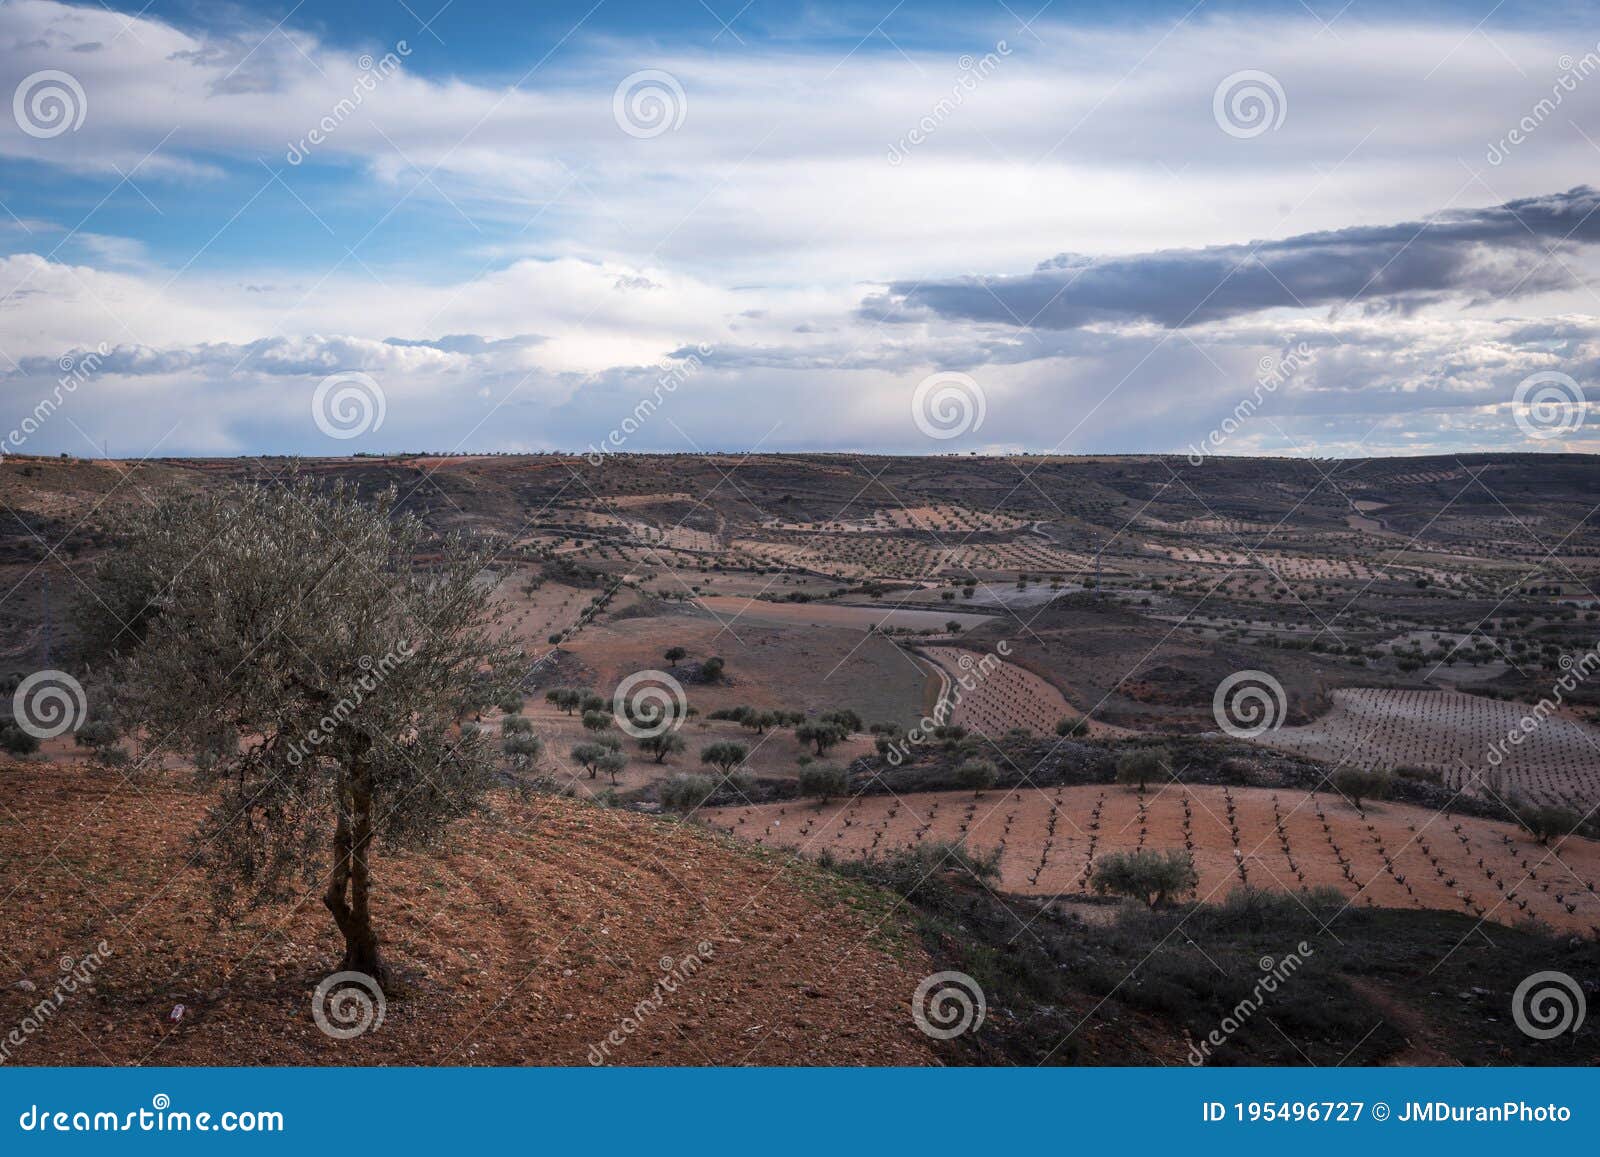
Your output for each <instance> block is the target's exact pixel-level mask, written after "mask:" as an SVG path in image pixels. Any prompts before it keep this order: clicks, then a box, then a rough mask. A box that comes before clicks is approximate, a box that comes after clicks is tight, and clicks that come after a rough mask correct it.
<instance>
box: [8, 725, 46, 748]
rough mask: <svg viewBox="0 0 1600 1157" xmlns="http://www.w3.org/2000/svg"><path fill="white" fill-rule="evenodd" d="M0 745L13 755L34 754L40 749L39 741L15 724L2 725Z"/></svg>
mask: <svg viewBox="0 0 1600 1157" xmlns="http://www.w3.org/2000/svg"><path fill="white" fill-rule="evenodd" d="M0 747H3V748H5V749H6V750H7V751H9V752H10V753H11V754H12V755H32V754H33V753H34V752H35V751H38V750H39V741H38V739H36V738H35V737H34V736H32V735H29V734H28V733H27V732H26V731H24V730H22V728H20V727H17V726H16V725H15V724H11V723H7V724H6V725H5V726H3V727H0Z"/></svg>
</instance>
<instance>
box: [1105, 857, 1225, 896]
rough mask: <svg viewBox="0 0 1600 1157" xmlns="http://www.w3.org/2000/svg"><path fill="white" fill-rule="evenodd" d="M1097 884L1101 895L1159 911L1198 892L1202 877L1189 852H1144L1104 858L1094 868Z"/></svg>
mask: <svg viewBox="0 0 1600 1157" xmlns="http://www.w3.org/2000/svg"><path fill="white" fill-rule="evenodd" d="M1093 883H1094V890H1095V891H1096V892H1097V893H1099V894H1100V895H1105V894H1106V893H1108V892H1109V893H1110V894H1112V895H1114V896H1127V897H1129V898H1130V899H1136V900H1139V901H1142V902H1143V903H1145V904H1148V905H1149V906H1150V907H1152V908H1156V907H1159V906H1160V905H1162V904H1165V903H1166V902H1167V901H1168V900H1172V899H1177V898H1179V897H1181V896H1184V895H1187V894H1188V893H1189V892H1192V891H1194V889H1195V887H1196V886H1197V885H1198V884H1199V883H1200V877H1199V875H1197V874H1196V872H1195V870H1194V857H1193V856H1191V855H1190V854H1189V853H1188V852H1180V851H1177V850H1176V849H1174V850H1171V851H1166V852H1154V851H1146V850H1144V849H1140V850H1138V851H1134V852H1107V853H1106V854H1105V855H1103V856H1101V857H1100V858H1099V859H1098V860H1096V861H1095V864H1094V877H1093Z"/></svg>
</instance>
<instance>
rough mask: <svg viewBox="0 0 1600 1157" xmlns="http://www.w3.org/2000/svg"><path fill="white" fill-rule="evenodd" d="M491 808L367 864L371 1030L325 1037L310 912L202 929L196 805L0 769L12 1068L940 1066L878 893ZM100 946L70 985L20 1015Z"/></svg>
mask: <svg viewBox="0 0 1600 1157" xmlns="http://www.w3.org/2000/svg"><path fill="white" fill-rule="evenodd" d="M497 803H498V806H499V810H498V812H497V813H496V815H495V816H494V817H493V818H492V819H487V818H486V819H480V820H473V821H470V822H466V823H463V824H461V825H458V827H457V828H455V829H454V830H453V832H452V835H451V837H450V839H449V841H448V843H447V845H446V847H445V848H444V850H443V851H442V852H441V853H439V854H437V855H432V856H430V855H422V854H405V855H400V856H396V857H390V858H385V859H383V860H381V861H380V862H379V863H378V865H377V866H376V869H375V873H374V875H375V880H376V882H377V888H378V894H377V896H376V899H375V904H374V907H375V916H376V923H377V926H378V928H379V930H380V934H381V935H382V936H383V937H384V942H385V951H386V953H387V956H388V959H389V962H390V964H391V966H392V967H393V968H394V969H395V971H396V976H397V980H396V981H395V982H391V984H390V986H389V987H390V991H389V992H388V993H387V994H386V996H385V1007H384V1016H383V1020H382V1023H381V1025H378V1026H376V1027H374V1028H372V1029H370V1030H369V1031H366V1032H365V1033H363V1034H362V1035H360V1036H359V1037H356V1038H354V1039H349V1040H337V1039H332V1038H330V1037H329V1036H328V1035H326V1034H325V1033H324V1032H323V1031H321V1030H319V1028H318V1027H317V1024H316V1023H315V1021H314V1018H313V1016H312V998H313V992H314V989H315V988H316V986H317V985H318V983H319V982H320V981H321V980H323V978H324V977H326V976H328V975H329V974H331V973H333V972H334V971H336V970H337V969H338V966H339V958H340V950H341V945H340V942H339V940H338V937H337V934H336V933H335V931H334V929H333V925H332V922H331V920H330V919H329V917H328V914H327V912H326V911H325V910H324V909H323V907H322V904H321V901H320V900H319V899H317V898H316V896H315V895H314V894H312V890H311V889H309V888H308V892H307V895H306V896H305V898H304V899H303V900H302V901H301V902H300V903H299V904H298V905H296V906H294V907H293V908H292V909H291V908H288V907H273V908H265V909H261V910H259V911H257V912H256V913H255V914H254V915H253V917H251V918H250V919H249V920H248V921H246V922H242V923H238V924H229V925H223V926H221V927H217V926H214V923H213V920H212V918H211V915H210V913H211V908H210V904H209V899H208V895H207V890H206V882H205V880H204V879H203V878H202V877H200V875H199V874H198V873H197V872H196V871H195V870H193V869H190V868H188V867H187V866H186V860H187V857H188V845H187V840H188V837H189V835H190V833H191V832H192V831H193V829H194V826H195V821H196V819H197V817H198V815H199V814H200V812H201V810H202V808H203V806H204V798H203V797H201V796H199V795H195V794H192V793H189V792H186V791H183V790H180V789H179V788H177V787H174V786H171V785H170V784H169V783H166V782H161V783H154V784H152V783H139V784H137V785H135V784H133V783H128V782H123V781H121V777H120V776H117V775H115V774H111V773H107V772H105V771H103V770H98V769H90V768H84V767H79V766H62V765H60V764H44V763H25V764H13V763H0V887H3V891H0V896H3V899H0V919H3V921H4V927H5V929H6V936H5V938H4V942H3V943H0V968H3V969H4V983H3V986H0V1025H3V1026H5V1028H6V1030H7V1031H9V1029H10V1028H11V1027H13V1026H21V1027H22V1029H23V1031H22V1032H21V1037H20V1039H21V1043H20V1044H18V1045H13V1046H11V1047H10V1049H9V1054H10V1063H15V1064H166V1065H233V1064H423V1065H426V1064H573V1065H582V1064H586V1063H599V1062H604V1063H613V1064H629V1065H641V1064H676V1065H700V1064H838V1065H850V1064H928V1063H935V1062H936V1057H935V1054H934V1053H933V1051H932V1047H931V1042H929V1041H928V1040H927V1038H925V1037H923V1036H922V1035H921V1034H920V1033H919V1032H918V1031H917V1029H916V1028H915V1026H914V1024H913V1022H912V1019H911V1016H910V1011H909V1002H910V998H911V994H912V992H913V991H914V990H915V988H916V985H917V983H918V982H919V981H920V980H921V978H922V977H923V976H925V975H927V974H928V973H929V972H931V971H933V966H932V965H931V963H930V962H929V961H928V959H927V957H926V955H925V954H924V952H923V950H922V949H921V948H920V947H918V946H917V945H916V944H915V943H914V939H913V938H912V937H910V936H909V935H908V934H907V930H906V925H905V923H904V920H905V919H906V916H905V913H904V910H903V909H902V910H901V911H899V912H895V911H893V910H892V907H891V905H892V902H891V901H890V900H888V899H886V898H885V897H884V896H883V895H882V894H881V893H877V892H872V891H868V890H865V889H859V888H854V887H852V886H849V885H846V884H845V883H843V882H842V881H839V880H837V879H836V878H834V877H832V876H828V875H825V874H822V873H819V872H817V871H814V870H813V869H811V868H810V867H808V866H805V865H800V864H797V863H796V862H795V861H793V860H792V859H791V858H789V857H775V856H770V855H767V854H763V853H760V852H758V851H752V850H750V849H747V848H744V847H742V846H740V845H738V844H736V843H734V842H732V841H728V840H726V839H724V838H721V837H718V836H716V835H714V834H712V833H708V832H706V831H704V830H702V829H698V828H695V827H692V826H681V825H678V824H675V823H672V822H669V821H664V820H657V819H652V818H650V817H645V816H639V815H636V814H632V813H626V812H617V811H607V810H603V809H600V808H597V807H594V806H592V805H587V804H581V803H578V802H575V801H573V800H568V799H561V798H556V797H546V796H540V797H535V798H533V799H531V800H529V801H526V802H519V801H514V800H510V799H502V800H499V801H497ZM102 941H103V942H104V943H105V945H106V947H107V948H108V949H109V952H108V953H107V954H105V956H104V958H103V962H102V963H100V964H99V965H98V966H97V967H96V968H92V969H90V970H91V971H93V978H92V981H91V986H90V987H88V988H83V987H80V989H79V991H77V992H75V993H69V994H67V995H66V996H65V998H64V999H63V1000H62V1001H61V1002H60V1004H59V1007H57V1008H54V1009H53V1010H51V1011H50V1012H48V1013H46V1014H41V1011H40V1009H39V1006H40V1005H41V1003H46V1002H47V1003H48V1004H50V1005H55V1004H56V1003H57V1002H56V1000H55V998H54V995H53V994H54V993H55V992H57V991H58V990H59V989H58V983H59V981H60V979H61V976H62V972H61V969H62V967H63V963H67V964H68V965H69V966H70V962H74V961H75V962H77V964H78V967H79V969H80V971H83V970H84V969H85V968H86V967H88V963H87V962H90V960H91V953H93V952H94V951H95V949H96V946H97V945H98V944H100V943H101V942H102ZM330 1023H332V1024H333V1025H334V1027H336V1028H337V1027H339V1022H338V1021H337V1020H333V1021H330ZM30 1025H31V1027H29V1026H30Z"/></svg>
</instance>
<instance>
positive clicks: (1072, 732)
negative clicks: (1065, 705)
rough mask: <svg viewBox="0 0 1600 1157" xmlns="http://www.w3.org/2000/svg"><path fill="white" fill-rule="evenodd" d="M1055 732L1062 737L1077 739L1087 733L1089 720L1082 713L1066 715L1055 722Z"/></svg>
mask: <svg viewBox="0 0 1600 1157" xmlns="http://www.w3.org/2000/svg"><path fill="white" fill-rule="evenodd" d="M1056 734H1057V735H1059V736H1061V737H1062V738H1063V739H1077V738H1078V737H1079V736H1083V735H1087V734H1089V721H1088V720H1087V719H1085V718H1084V717H1083V716H1082V715H1068V716H1067V717H1066V718H1065V719H1063V720H1062V721H1061V722H1060V723H1057V724H1056Z"/></svg>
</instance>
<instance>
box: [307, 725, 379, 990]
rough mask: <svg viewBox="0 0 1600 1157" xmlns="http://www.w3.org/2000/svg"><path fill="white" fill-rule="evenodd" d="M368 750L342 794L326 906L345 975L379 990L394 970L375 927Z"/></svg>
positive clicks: (361, 755)
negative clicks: (340, 938) (339, 938)
mask: <svg viewBox="0 0 1600 1157" xmlns="http://www.w3.org/2000/svg"><path fill="white" fill-rule="evenodd" d="M366 751H367V745H365V744H363V745H362V747H361V748H360V749H359V750H358V751H357V753H356V755H355V758H354V760H353V761H352V763H353V766H352V768H351V771H350V775H349V777H348V780H347V783H346V784H345V785H344V786H342V787H341V788H340V791H339V793H338V795H339V798H338V802H337V805H336V806H337V807H338V822H337V824H336V826H335V828H334V833H333V871H332V875H331V876H330V878H329V880H328V890H327V891H326V892H324V893H323V896H322V902H323V903H324V904H326V905H327V907H328V911H329V912H331V913H333V921H334V923H335V924H337V925H338V926H339V931H340V932H341V933H342V934H343V935H344V960H343V962H342V963H341V965H340V967H341V969H342V970H343V971H346V972H364V973H366V974H367V975H368V976H370V977H372V979H373V980H375V981H377V982H378V986H379V987H380V988H382V987H385V986H387V985H388V983H389V968H388V965H387V964H385V963H384V960H383V954H382V953H381V952H380V951H379V950H378V934H377V932H376V931H374V929H373V927H372V908H371V890H372V877H371V871H370V868H369V865H368V856H369V854H370V851H371V847H372V773H371V769H370V768H369V767H368V765H367V761H366Z"/></svg>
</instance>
